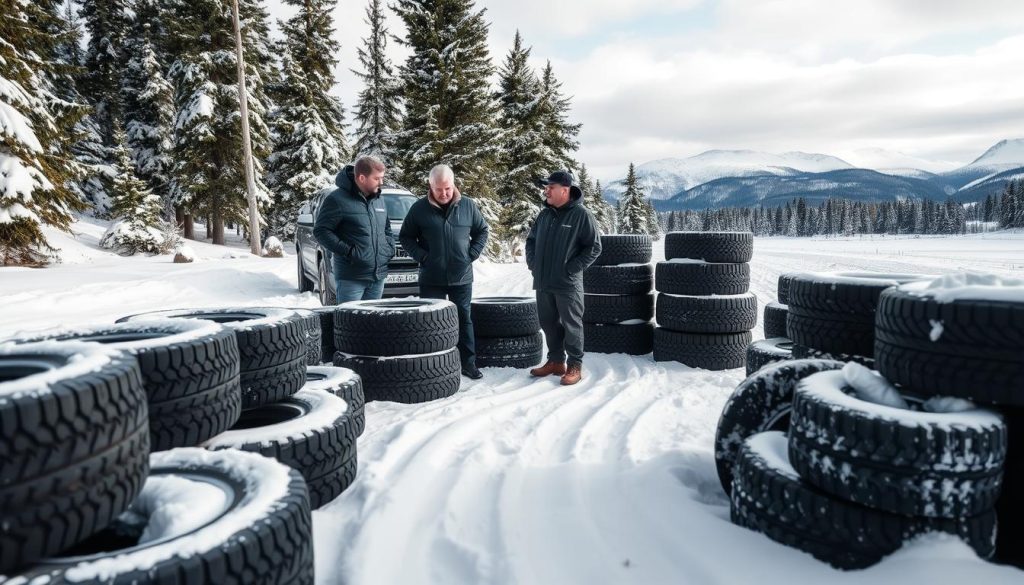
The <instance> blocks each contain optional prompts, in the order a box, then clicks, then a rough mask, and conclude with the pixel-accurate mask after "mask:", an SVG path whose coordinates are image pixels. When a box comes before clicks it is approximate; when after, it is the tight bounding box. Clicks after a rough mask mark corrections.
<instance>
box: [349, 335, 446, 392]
mask: <svg viewBox="0 0 1024 585" xmlns="http://www.w3.org/2000/svg"><path fill="white" fill-rule="evenodd" d="M334 365H335V366H339V367H342V368H349V369H350V370H353V371H355V372H356V373H357V374H359V377H360V378H362V380H363V391H364V392H365V393H366V400H367V401H370V400H388V401H391V402H404V403H406V404H413V403H417V402H429V401H431V400H437V399H439V398H447V397H449V396H452V395H453V394H455V393H456V392H458V391H459V385H460V384H461V383H462V366H461V364H460V362H459V351H458V350H457V349H456V348H454V347H453V348H452V349H449V350H445V351H440V352H437V353H432V354H426V355H411V356H400V357H391V358H384V359H381V358H378V357H370V356H359V355H350V354H346V353H342V352H340V351H339V352H337V353H336V354H334Z"/></svg>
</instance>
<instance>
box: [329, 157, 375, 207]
mask: <svg viewBox="0 0 1024 585" xmlns="http://www.w3.org/2000/svg"><path fill="white" fill-rule="evenodd" d="M334 184H335V185H337V186H338V188H339V189H341V190H342V191H344V192H345V193H348V194H349V195H351V196H352V197H362V198H363V199H366V200H367V201H372V200H373V199H376V198H377V197H380V191H377V192H375V193H371V194H369V195H363V192H362V191H360V190H359V185H357V184H356V167H355V165H345V168H343V169H341V172H340V173H338V176H336V177H334Z"/></svg>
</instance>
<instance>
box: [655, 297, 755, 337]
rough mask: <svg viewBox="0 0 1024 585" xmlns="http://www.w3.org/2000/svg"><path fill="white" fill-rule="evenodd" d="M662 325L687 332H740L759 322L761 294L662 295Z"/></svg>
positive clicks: (659, 305)
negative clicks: (758, 302) (721, 295)
mask: <svg viewBox="0 0 1024 585" xmlns="http://www.w3.org/2000/svg"><path fill="white" fill-rule="evenodd" d="M658 325H660V326H662V327H664V328H665V329H671V330H673V331H684V332H686V333H739V332H741V331H750V330H751V329H753V328H754V326H755V325H757V297H755V296H754V295H753V294H752V293H743V294H742V295H737V296H728V297H691V296H677V295H670V294H666V293H661V294H659V295H658Z"/></svg>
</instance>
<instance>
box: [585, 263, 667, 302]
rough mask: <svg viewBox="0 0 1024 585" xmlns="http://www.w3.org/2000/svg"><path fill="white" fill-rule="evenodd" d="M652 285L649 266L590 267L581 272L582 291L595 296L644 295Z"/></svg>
mask: <svg viewBox="0 0 1024 585" xmlns="http://www.w3.org/2000/svg"><path fill="white" fill-rule="evenodd" d="M653 285H654V273H653V271H652V270H651V265H650V264H619V265H616V266H594V265H591V266H589V267H588V268H586V269H585V270H584V271H583V291H584V292H586V293H587V294H597V295H645V294H647V293H649V292H651V287H652V286H653Z"/></svg>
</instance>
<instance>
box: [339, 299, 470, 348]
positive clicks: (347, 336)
mask: <svg viewBox="0 0 1024 585" xmlns="http://www.w3.org/2000/svg"><path fill="white" fill-rule="evenodd" d="M458 341H459V315H458V312H457V311H456V310H455V305H454V304H452V303H451V302H450V301H446V300H443V299H381V300H369V301H350V302H347V303H342V304H340V305H338V307H337V308H336V309H335V311H334V347H335V349H336V350H337V351H340V352H342V353H349V354H359V355H373V356H396V355H410V354H425V353H433V352H436V351H444V350H447V349H450V348H452V347H455V344H456V343H458Z"/></svg>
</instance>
